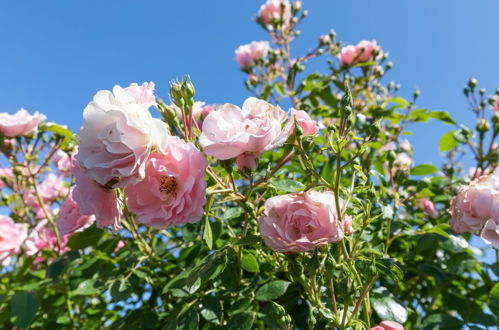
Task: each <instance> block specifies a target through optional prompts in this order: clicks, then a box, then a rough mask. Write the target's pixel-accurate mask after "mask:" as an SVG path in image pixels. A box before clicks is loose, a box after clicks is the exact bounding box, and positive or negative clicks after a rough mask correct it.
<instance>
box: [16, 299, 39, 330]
mask: <svg viewBox="0 0 499 330" xmlns="http://www.w3.org/2000/svg"><path fill="white" fill-rule="evenodd" d="M39 307H40V302H39V300H38V297H37V295H36V293H35V292H30V291H19V292H16V294H15V295H14V297H12V300H11V301H10V316H11V317H12V318H13V319H14V320H13V321H12V322H13V323H14V325H16V326H17V327H19V328H21V329H24V328H27V327H28V326H29V325H30V324H31V322H33V320H34V319H35V316H36V312H37V311H38V308H39Z"/></svg>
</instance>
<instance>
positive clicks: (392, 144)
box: [380, 141, 397, 152]
mask: <svg viewBox="0 0 499 330" xmlns="http://www.w3.org/2000/svg"><path fill="white" fill-rule="evenodd" d="M380 150H381V151H383V152H387V151H393V150H397V146H396V145H395V142H393V141H390V142H388V143H385V144H384V145H383V146H382V147H381V149H380Z"/></svg>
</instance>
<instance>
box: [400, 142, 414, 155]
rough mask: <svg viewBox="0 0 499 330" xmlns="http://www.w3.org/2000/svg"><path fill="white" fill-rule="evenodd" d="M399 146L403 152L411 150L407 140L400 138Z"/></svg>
mask: <svg viewBox="0 0 499 330" xmlns="http://www.w3.org/2000/svg"><path fill="white" fill-rule="evenodd" d="M399 148H400V149H402V150H403V151H405V152H411V150H412V145H411V143H410V142H409V141H407V140H402V141H401V142H400V143H399Z"/></svg>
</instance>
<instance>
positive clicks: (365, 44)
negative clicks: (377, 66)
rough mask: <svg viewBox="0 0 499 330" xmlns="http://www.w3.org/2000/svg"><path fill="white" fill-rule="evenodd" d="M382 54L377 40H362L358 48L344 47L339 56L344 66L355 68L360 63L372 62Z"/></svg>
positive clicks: (352, 46)
mask: <svg viewBox="0 0 499 330" xmlns="http://www.w3.org/2000/svg"><path fill="white" fill-rule="evenodd" d="M381 54H382V51H381V47H380V46H378V44H377V42H376V40H371V41H369V40H362V41H360V42H359V43H358V44H357V45H356V46H354V45H348V46H345V47H343V48H342V49H341V50H340V53H339V54H338V59H339V61H340V63H341V65H343V66H347V67H348V66H353V65H356V64H358V63H364V62H371V61H374V60H375V59H377V58H379V57H380V55H381Z"/></svg>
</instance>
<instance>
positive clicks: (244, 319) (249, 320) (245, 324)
mask: <svg viewBox="0 0 499 330" xmlns="http://www.w3.org/2000/svg"><path fill="white" fill-rule="evenodd" d="M253 322H255V313H253V312H244V313H240V314H237V315H236V316H234V317H232V318H231V319H230V320H229V323H227V325H226V326H225V327H224V329H227V330H251V329H252V328H253Z"/></svg>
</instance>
